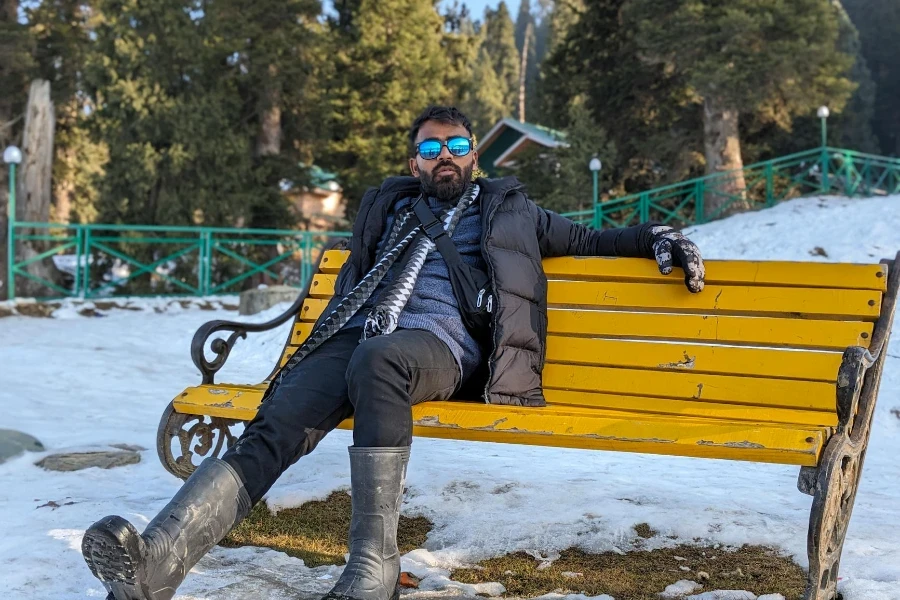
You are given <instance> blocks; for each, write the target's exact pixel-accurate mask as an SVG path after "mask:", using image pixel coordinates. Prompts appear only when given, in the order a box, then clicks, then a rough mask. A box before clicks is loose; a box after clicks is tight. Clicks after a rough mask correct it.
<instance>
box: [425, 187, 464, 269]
mask: <svg viewBox="0 0 900 600" xmlns="http://www.w3.org/2000/svg"><path fill="white" fill-rule="evenodd" d="M413 210H414V211H415V213H416V218H418V219H419V222H420V223H421V224H422V230H423V231H424V232H425V235H427V236H428V237H429V238H430V239H431V241H432V242H434V245H435V246H437V249H438V251H439V252H440V253H441V256H443V257H444V262H446V263H447V266H448V267H451V268H455V267H456V266H457V265H458V264H460V263H461V262H462V257H460V255H459V250H457V249H456V244H454V243H453V240H452V239H450V236H449V235H447V230H446V229H444V224H443V223H442V222H441V221H439V220H438V218H437V217H436V216H435V215H434V213H433V212H431V209H430V208H428V205H427V204H425V201H424V200H423V199H422V197H421V196H420V197H419V198H418V199H417V200H416V201H415V202H413Z"/></svg>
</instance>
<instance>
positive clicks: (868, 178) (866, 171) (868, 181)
mask: <svg viewBox="0 0 900 600" xmlns="http://www.w3.org/2000/svg"><path fill="white" fill-rule="evenodd" d="M862 181H863V183H862V185H863V194H865V195H866V196H871V195H872V161H870V160H869V159H868V158H866V160H865V162H864V163H863V172H862Z"/></svg>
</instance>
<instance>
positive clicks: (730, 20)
mask: <svg viewBox="0 0 900 600" xmlns="http://www.w3.org/2000/svg"><path fill="white" fill-rule="evenodd" d="M623 20H624V24H625V25H626V26H628V27H633V28H635V29H636V30H637V32H638V35H637V42H638V44H637V45H638V50H639V53H640V55H641V56H642V57H644V58H645V60H648V61H651V62H655V63H659V64H662V65H665V66H666V67H667V68H670V69H672V70H674V71H676V72H678V73H681V74H683V75H684V76H685V78H686V80H687V82H688V84H689V86H690V89H691V91H692V92H693V93H694V94H695V95H696V96H697V98H698V99H699V100H700V101H701V102H702V106H703V123H704V155H705V158H706V171H707V173H716V172H720V171H728V170H733V169H740V168H741V167H743V160H742V158H741V152H740V139H739V134H738V132H739V129H738V127H739V121H740V115H741V114H742V113H743V114H747V113H750V112H754V111H765V112H766V113H767V114H768V117H769V118H770V119H771V120H772V121H773V122H775V123H778V124H780V125H783V126H787V125H788V124H789V123H790V120H791V118H792V116H793V115H795V114H802V113H808V112H809V111H810V110H814V107H815V106H818V105H819V104H822V103H823V102H825V101H826V100H828V103H829V104H830V105H831V106H832V107H833V109H834V110H836V111H840V110H841V109H842V108H843V106H844V104H845V103H846V101H847V100H848V98H849V97H850V95H851V93H852V92H853V87H854V86H853V84H852V83H851V82H850V80H849V79H848V77H847V73H848V71H849V69H850V67H851V66H852V58H851V57H849V56H847V55H846V54H844V53H842V52H840V51H838V49H837V41H838V29H839V18H838V12H837V11H836V9H835V7H834V6H833V5H832V4H831V2H830V0H792V1H791V2H783V1H781V0H734V1H732V2H728V3H722V2H719V1H718V0H665V1H664V2H659V1H658V0H628V1H627V2H626V6H625V10H624V11H623ZM743 188H744V181H743V175H742V174H741V173H740V172H739V171H738V172H736V174H735V175H734V176H732V177H730V181H728V182H725V183H723V184H722V186H721V189H720V190H719V191H720V192H721V193H720V194H718V195H713V196H712V197H711V198H709V199H708V202H707V210H708V211H709V212H716V211H718V210H719V209H720V208H721V207H722V206H723V205H725V204H726V203H727V202H728V199H729V198H728V197H729V196H732V197H733V196H735V195H739V194H741V193H742V190H743ZM733 206H735V207H736V206H737V205H733Z"/></svg>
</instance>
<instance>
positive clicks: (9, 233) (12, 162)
mask: <svg viewBox="0 0 900 600" xmlns="http://www.w3.org/2000/svg"><path fill="white" fill-rule="evenodd" d="M3 162H5V163H6V164H8V165H9V203H8V204H7V205H6V217H7V218H6V227H7V229H6V244H7V247H6V252H7V254H6V256H7V259H6V260H7V263H6V264H7V271H6V278H7V279H9V285H8V286H7V288H6V289H7V298H8V299H10V300H12V299H13V298H15V297H16V274H15V271H14V270H13V268H14V267H15V264H16V255H15V249H16V244H15V241H14V238H13V234H14V233H15V226H16V165H18V164H19V163H21V162H22V151H21V150H19V149H18V148H17V147H15V146H7V147H6V150H4V151H3Z"/></svg>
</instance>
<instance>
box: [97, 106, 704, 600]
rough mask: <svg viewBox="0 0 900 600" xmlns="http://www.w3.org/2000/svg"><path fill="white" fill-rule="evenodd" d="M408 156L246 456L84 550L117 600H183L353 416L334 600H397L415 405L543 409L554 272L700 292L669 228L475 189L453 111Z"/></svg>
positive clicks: (368, 216) (412, 135)
mask: <svg viewBox="0 0 900 600" xmlns="http://www.w3.org/2000/svg"><path fill="white" fill-rule="evenodd" d="M409 142H410V146H409V154H410V159H409V168H410V171H411V172H412V175H413V176H412V177H392V178H389V179H387V180H386V181H385V182H384V183H383V184H382V185H381V187H380V188H378V189H374V188H373V189H371V190H369V191H368V192H367V193H366V194H365V196H364V197H363V199H362V203H361V205H360V209H359V215H358V216H357V219H356V223H355V224H354V226H353V237H352V238H351V241H350V257H349V259H348V260H347V262H346V264H345V265H344V266H343V268H342V269H341V271H340V273H339V275H338V277H337V281H336V283H335V296H334V298H333V299H332V301H331V302H330V304H329V305H328V307H327V308H326V309H325V311H324V312H323V313H322V317H321V318H320V319H319V322H318V323H317V324H316V327H314V328H313V332H312V334H311V335H310V337H309V338H308V339H307V340H306V342H305V343H304V344H303V345H302V346H301V347H300V348H299V349H298V350H297V352H296V353H295V354H294V356H293V357H292V358H291V359H290V360H289V361H288V362H287V363H286V364H285V366H284V367H283V368H282V369H281V370H280V371H279V372H278V374H277V375H276V376H275V377H274V378H273V380H272V383H271V384H270V386H269V388H268V390H267V391H266V394H265V395H264V397H263V401H262V404H261V406H260V408H259V412H258V413H257V415H256V417H255V418H254V419H253V420H252V421H251V422H250V423H249V424H248V425H247V427H246V428H245V430H244V432H243V434H242V435H241V436H240V438H239V439H238V440H237V442H236V443H235V444H234V446H233V447H231V448H229V449H228V451H227V452H226V453H225V454H224V455H223V456H222V458H221V459H217V458H208V459H206V460H205V461H203V462H202V463H201V464H200V466H199V467H198V468H197V470H196V471H195V472H194V473H193V474H192V475H191V476H190V478H189V479H188V480H187V481H186V482H185V484H184V486H183V487H182V488H181V489H180V490H179V491H178V493H177V494H176V495H175V497H174V498H173V499H172V500H171V502H169V504H168V505H166V506H165V508H163V510H162V511H161V512H160V513H159V514H158V515H157V516H156V518H154V519H153V520H152V521H151V522H150V523H149V525H148V526H147V528H146V530H145V531H144V533H143V534H139V533H138V531H137V530H136V529H135V527H134V526H133V525H132V524H131V523H129V522H128V521H126V520H125V519H123V518H121V517H118V516H110V517H106V518H104V519H101V520H100V521H98V522H97V523H95V524H94V525H92V526H91V527H90V528H89V529H88V530H87V532H86V533H85V535H84V539H83V542H82V553H83V554H84V558H85V560H86V561H87V564H88V566H89V567H90V569H91V571H92V572H93V573H94V575H95V576H97V577H98V578H99V579H100V580H101V581H102V582H103V584H104V586H105V587H106V588H107V589H108V590H109V592H110V594H109V596H108V598H110V599H114V600H168V599H169V598H172V596H174V594H175V590H176V588H177V587H178V586H179V585H180V584H181V582H182V580H183V579H184V577H185V576H186V575H187V572H188V571H189V570H190V569H191V568H192V567H193V566H194V565H195V564H196V563H197V561H198V560H200V558H201V557H202V556H203V555H204V554H206V552H208V551H209V550H210V549H211V548H212V547H213V546H215V545H216V544H217V543H218V542H219V541H220V540H221V539H222V538H223V537H225V535H227V534H228V532H229V531H231V529H232V528H233V527H235V525H237V524H238V523H239V522H240V521H241V520H242V519H243V518H244V517H245V516H246V515H247V514H248V512H249V511H250V508H251V507H252V506H253V505H254V504H256V503H257V502H259V501H260V499H262V497H263V495H265V493H266V492H267V491H268V490H269V488H270V487H271V486H272V484H274V483H275V481H276V480H277V479H278V477H279V476H280V475H281V474H282V473H283V472H284V471H285V470H286V469H287V468H288V467H289V466H290V465H292V464H293V463H294V462H296V461H297V460H298V459H299V458H300V457H302V456H305V455H306V454H309V453H310V452H312V451H313V449H314V448H315V447H316V445H317V444H318V443H319V442H320V441H321V440H322V438H323V437H325V435H326V434H327V433H328V432H330V431H331V430H332V429H334V428H335V427H337V425H338V424H339V423H340V422H341V421H343V420H344V419H346V418H347V417H349V416H351V415H353V417H354V429H353V446H351V447H350V449H349V451H350V469H351V471H350V474H351V477H350V481H351V493H352V506H353V515H352V520H351V525H350V539H349V546H350V558H349V560H348V561H347V566H346V567H345V568H344V571H343V574H342V575H341V577H340V579H339V580H338V582H337V584H336V585H335V586H334V588H333V589H332V590H331V592H329V593H328V595H327V596H325V598H326V599H334V600H337V599H341V600H344V599H356V600H389V599H396V598H397V597H398V594H399V590H398V580H399V576H400V554H399V551H398V549H397V522H398V519H399V514H400V503H401V498H402V495H403V486H404V479H405V475H406V465H407V462H408V460H409V450H410V444H411V442H412V426H413V423H412V413H411V407H412V406H413V405H414V404H417V403H419V402H424V401H428V400H448V399H450V398H466V397H468V398H469V399H481V400H482V401H484V402H489V403H496V404H513V405H520V406H543V405H544V404H545V402H544V396H543V391H542V389H541V371H542V369H543V364H544V355H545V345H546V336H547V308H546V307H547V279H546V277H545V275H544V272H543V268H542V265H541V259H542V258H544V257H551V256H569V255H578V256H631V257H643V258H648V259H653V260H656V262H657V263H658V264H659V269H660V271H661V272H662V273H663V274H668V273H670V272H671V271H672V267H673V265H674V266H678V267H681V268H683V269H684V280H685V284H686V285H687V287H688V289H689V290H690V291H691V292H700V291H701V290H702V289H703V279H704V269H703V261H702V259H701V257H700V253H699V252H698V250H697V247H696V246H695V245H694V244H693V243H692V242H690V241H689V240H687V239H686V238H685V237H684V236H682V235H681V234H680V233H678V232H677V231H675V230H674V229H672V228H671V227H665V226H659V225H654V224H643V225H637V226H634V227H627V228H618V229H609V230H604V231H596V230H591V229H588V228H587V227H585V226H583V225H579V224H577V223H574V222H572V221H570V220H568V219H565V218H563V217H561V216H559V215H557V214H555V213H553V212H550V211H547V210H544V209H542V208H540V207H539V206H537V205H536V204H535V203H534V202H532V201H531V200H529V199H528V198H527V197H526V195H525V193H524V191H523V190H522V186H521V184H519V182H518V181H516V180H515V179H514V178H503V179H482V178H479V179H477V180H474V181H473V180H472V172H473V170H474V169H475V167H476V165H477V161H478V153H477V152H476V151H475V149H474V148H473V142H472V130H471V126H470V124H469V121H468V119H467V118H466V117H465V116H464V115H463V114H462V113H461V112H460V111H459V110H457V109H456V108H453V107H438V106H434V107H429V108H428V109H426V110H425V111H424V112H423V113H422V115H421V116H419V118H417V119H416V121H415V122H414V123H413V125H412V128H411V129H410V132H409ZM451 236H452V237H451ZM466 391H468V392H469V394H468V396H466V394H465V392H466Z"/></svg>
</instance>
